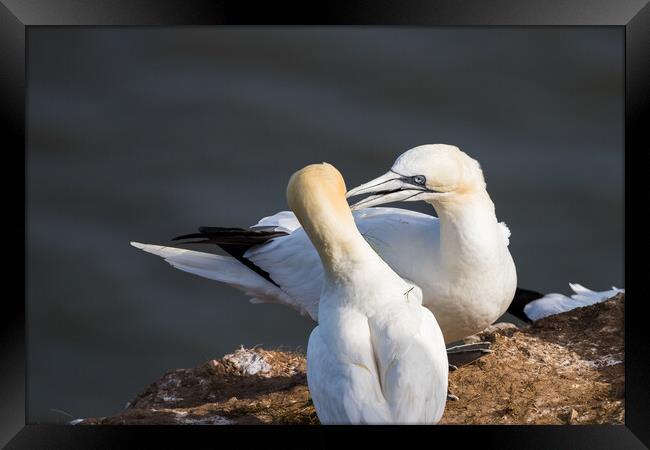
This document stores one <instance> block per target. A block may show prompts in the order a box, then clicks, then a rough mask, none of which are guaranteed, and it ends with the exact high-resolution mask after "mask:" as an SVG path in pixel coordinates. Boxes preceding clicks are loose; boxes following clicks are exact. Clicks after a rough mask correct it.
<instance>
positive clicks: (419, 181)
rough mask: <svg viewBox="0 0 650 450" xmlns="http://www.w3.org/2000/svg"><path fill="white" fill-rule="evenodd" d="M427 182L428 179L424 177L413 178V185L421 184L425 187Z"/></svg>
mask: <svg viewBox="0 0 650 450" xmlns="http://www.w3.org/2000/svg"><path fill="white" fill-rule="evenodd" d="M426 182H427V179H426V177H425V176H424V175H416V176H414V177H413V183H415V184H419V185H420V186H424V184H425V183H426Z"/></svg>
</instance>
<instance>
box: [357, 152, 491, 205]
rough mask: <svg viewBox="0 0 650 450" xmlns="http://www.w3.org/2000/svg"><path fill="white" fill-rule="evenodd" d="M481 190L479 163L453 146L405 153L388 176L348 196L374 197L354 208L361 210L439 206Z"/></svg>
mask: <svg viewBox="0 0 650 450" xmlns="http://www.w3.org/2000/svg"><path fill="white" fill-rule="evenodd" d="M479 189H485V181H484V178H483V172H482V171H481V167H480V166H479V163H478V162H477V161H476V160H474V159H472V158H470V157H469V156H467V155H466V154H465V153H463V152H462V151H460V149H459V148H458V147H455V146H453V145H446V144H431V145H421V146H419V147H415V148H412V149H410V150H408V151H406V152H404V153H403V154H401V155H400V156H399V157H398V158H397V160H396V161H395V164H393V167H391V168H390V170H389V171H388V172H387V173H385V174H384V175H382V176H380V177H378V178H375V179H374V180H372V181H369V182H367V183H364V184H362V185H361V186H357V187H355V188H354V189H351V190H350V191H348V193H347V195H346V196H347V197H353V196H356V195H362V194H371V195H370V196H369V197H366V198H364V199H363V200H361V201H359V202H357V203H355V204H354V205H352V209H358V208H367V207H369V206H375V205H381V204H384V203H389V202H411V201H416V200H424V201H428V202H436V201H441V200H444V199H452V198H454V197H457V196H460V195H463V194H467V193H469V192H473V191H476V190H479Z"/></svg>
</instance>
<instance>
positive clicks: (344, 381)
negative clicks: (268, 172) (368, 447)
mask: <svg viewBox="0 0 650 450" xmlns="http://www.w3.org/2000/svg"><path fill="white" fill-rule="evenodd" d="M344 194H345V185H344V183H343V179H342V177H341V175H340V174H339V172H338V171H337V170H336V169H335V168H334V167H332V166H330V165H329V164H318V165H312V166H308V167H306V168H305V169H302V170H301V171H299V172H297V173H296V174H294V176H293V177H292V178H291V181H290V183H289V187H288V189H287V197H288V200H289V204H290V206H291V208H292V209H294V211H296V213H297V215H298V217H299V218H300V220H301V222H302V223H303V224H304V225H305V230H306V233H307V235H308V236H309V237H310V239H311V241H312V242H313V244H314V247H315V248H316V249H317V251H318V254H319V257H320V259H321V260H322V263H323V267H324V281H323V285H322V291H321V293H320V296H319V297H320V300H319V305H318V316H319V324H318V326H317V327H316V328H315V329H314V331H313V332H312V334H311V336H310V338H309V345H308V348H307V380H308V384H309V390H310V394H311V397H312V399H313V402H314V406H315V408H316V412H317V414H318V417H319V419H320V420H321V422H322V423H325V424H341V423H343V424H348V423H353V424H363V423H366V424H381V423H436V422H438V421H439V420H440V418H441V416H442V414H443V411H444V407H445V403H446V398H447V370H448V363H447V353H446V349H445V342H444V339H443V336H442V332H441V331H440V328H439V326H438V324H437V322H436V320H435V318H434V317H433V314H432V313H431V311H429V310H428V309H426V308H424V307H423V306H422V294H421V291H420V289H419V288H417V287H416V286H414V285H412V284H410V283H408V282H406V281H404V280H403V279H402V278H400V277H399V276H398V275H397V274H396V273H395V272H393V271H392V270H391V268H390V267H389V266H388V265H387V264H386V263H385V262H384V261H382V259H381V258H380V257H379V256H378V255H377V254H376V253H375V252H374V251H373V250H372V248H371V247H370V246H369V245H368V243H367V242H366V241H365V240H364V239H363V237H362V236H361V235H360V234H359V232H358V231H357V229H356V227H355V225H354V220H353V218H352V215H351V214H350V210H349V209H348V207H347V203H346V202H345V200H344Z"/></svg>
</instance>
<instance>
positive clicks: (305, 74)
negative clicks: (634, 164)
mask: <svg viewBox="0 0 650 450" xmlns="http://www.w3.org/2000/svg"><path fill="white" fill-rule="evenodd" d="M28 42H29V85H28V89H29V96H28V121H29V122H28V139H29V142H28V152H27V162H28V255H27V256H28V333H29V336H28V339H29V341H28V345H29V359H28V364H29V366H28V372H29V378H28V386H29V400H28V401H29V405H28V417H29V420H30V422H39V421H44V422H60V421H65V420H69V419H70V417H68V416H67V415H66V414H69V415H71V416H72V417H88V416H97V415H106V414H111V413H114V412H117V411H118V410H119V409H121V408H122V407H123V406H124V404H125V403H126V402H127V400H129V399H130V398H131V397H132V396H134V395H135V394H136V393H138V392H139V391H140V390H141V389H142V388H144V387H146V386H147V385H148V384H149V382H151V381H152V380H154V379H155V378H157V377H158V376H159V375H161V374H162V373H163V372H165V371H167V370H171V369H174V368H179V367H190V366H195V365H197V364H199V363H201V362H203V361H205V360H207V359H210V358H214V357H219V356H221V355H223V354H224V353H226V352H229V351H231V350H233V349H235V348H236V347H237V346H238V345H240V344H244V345H247V346H252V345H256V344H263V345H264V346H266V347H276V346H285V347H289V348H295V347H303V348H305V347H306V343H307V337H308V334H309V332H310V330H311V329H312V327H313V326H314V324H313V323H312V322H311V321H309V320H307V319H305V318H303V317H301V316H299V315H298V314H297V313H295V312H294V311H292V310H290V309H288V308H286V307H282V306H274V305H251V304H250V303H248V301H247V299H246V297H245V296H244V295H243V294H241V293H240V292H238V291H237V290H235V289H232V288H229V287H226V286H223V285H220V284H218V283H216V282H213V281H209V280H206V279H202V278H199V277H195V276H191V275H188V274H186V273H182V272H179V271H176V270H174V269H172V268H171V267H170V266H168V265H167V264H166V263H164V262H163V261H162V260H160V259H159V258H157V257H154V256H152V255H148V254H145V253H143V252H140V251H138V250H136V249H134V248H132V247H131V246H129V241H131V240H137V241H141V242H149V243H167V242H168V239H169V238H171V237H172V236H175V235H178V234H182V233H187V232H192V231H194V229H195V227H197V226H199V225H222V226H246V225H251V224H253V223H255V222H256V221H257V219H258V218H260V217H262V216H264V215H269V214H272V213H274V212H276V211H278V210H282V209H286V202H285V197H284V190H285V186H286V182H287V180H288V177H289V176H290V174H291V173H292V172H293V171H295V170H296V169H298V168H300V167H301V166H303V165H305V164H307V163H313V162H321V161H328V162H330V163H332V164H334V165H335V166H337V167H338V168H339V169H340V170H341V171H342V172H343V174H344V175H345V177H346V180H347V183H348V186H354V185H357V184H359V183H361V182H363V181H366V180H368V179H370V178H372V177H375V176H377V175H379V174H381V173H383V172H385V171H386V170H387V169H388V168H389V167H390V165H391V164H392V161H393V160H394V158H395V157H396V156H397V155H398V154H400V153H401V152H402V151H404V150H406V149H408V148H410V147H413V146H416V145H419V144H424V143H436V142H443V143H449V144H455V145H458V146H459V147H460V148H461V149H463V150H465V151H466V152H467V153H469V154H470V155H471V156H473V157H475V158H476V159H478V160H479V161H480V163H481V165H482V167H483V170H484V172H485V175H486V178H487V182H488V190H489V192H490V194H491V196H492V199H493V200H494V203H495V204H496V208H497V215H498V217H499V219H500V220H504V221H506V222H507V223H508V225H509V227H510V229H511V231H512V237H511V241H510V242H511V244H510V247H511V251H512V254H513V256H514V259H515V262H516V264H517V268H518V275H519V284H520V286H523V287H528V288H532V289H537V290H541V291H559V292H567V291H568V286H567V283H568V282H570V281H577V282H581V283H583V284H585V285H587V286H589V287H593V288H598V289H605V288H609V287H610V286H611V285H612V284H615V285H617V286H619V287H621V285H622V284H623V274H624V265H623V227H624V222H623V70H622V69H623V65H622V63H623V32H622V30H620V29H615V28H576V29H571V28H557V29H552V28H531V29H525V28H521V29H519V28H508V29H498V28H490V29H480V28H457V29H444V28H440V29H433V28H383V29H382V28H365V27H356V28H355V27H349V28H294V29H291V30H289V29H282V28H273V27H268V28H250V29H242V28H236V27H229V28H222V29H216V28H175V29H158V28H149V29H146V28H137V29H130V28H103V29H91V28H80V29H67V30H60V29H57V30H54V29H32V30H31V31H30V34H29V40H28ZM405 206H406V207H409V208H414V209H418V210H420V211H429V212H432V211H431V210H430V208H429V207H428V206H427V205H425V204H414V203H411V204H407V205H405ZM58 410H60V411H63V412H59V411H58Z"/></svg>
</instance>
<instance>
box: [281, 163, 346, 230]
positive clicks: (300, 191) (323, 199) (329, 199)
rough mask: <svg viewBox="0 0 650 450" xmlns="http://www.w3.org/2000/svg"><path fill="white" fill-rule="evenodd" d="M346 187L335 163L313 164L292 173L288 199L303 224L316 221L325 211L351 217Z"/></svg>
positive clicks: (329, 213) (333, 214) (327, 213)
mask: <svg viewBox="0 0 650 450" xmlns="http://www.w3.org/2000/svg"><path fill="white" fill-rule="evenodd" d="M345 191H346V188H345V181H343V176H342V175H341V173H340V172H339V171H338V170H337V169H336V167H334V166H333V165H331V164H328V163H322V164H311V165H309V166H306V167H304V168H302V169H300V170H299V171H297V172H296V173H294V174H293V175H292V176H291V179H290V180H289V184H288V185H287V202H288V204H289V208H291V210H292V211H293V212H294V213H295V214H296V217H297V218H298V220H299V221H300V223H302V224H303V226H305V224H306V223H305V222H317V220H318V217H319V216H322V215H327V216H334V217H339V218H341V217H347V216H350V218H351V217H352V216H351V214H350V209H349V207H348V204H347V202H346V201H345Z"/></svg>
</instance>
